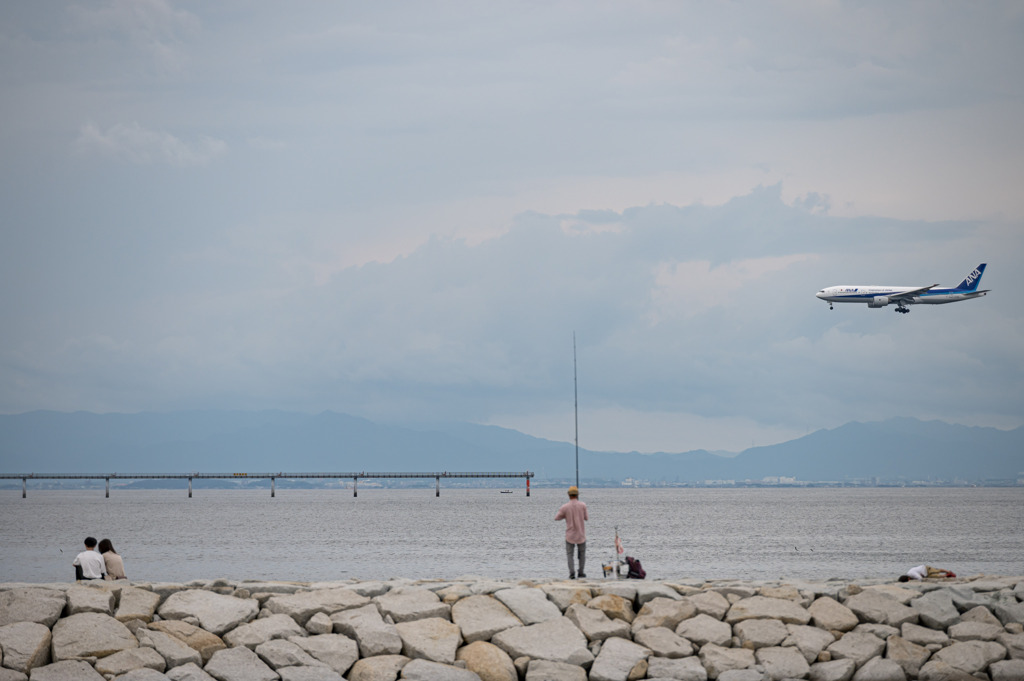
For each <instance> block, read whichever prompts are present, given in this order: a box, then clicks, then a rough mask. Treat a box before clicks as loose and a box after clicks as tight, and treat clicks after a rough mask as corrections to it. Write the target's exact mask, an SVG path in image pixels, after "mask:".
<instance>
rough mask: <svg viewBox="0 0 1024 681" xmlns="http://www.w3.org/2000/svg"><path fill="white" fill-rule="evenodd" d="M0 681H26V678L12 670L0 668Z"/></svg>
mask: <svg viewBox="0 0 1024 681" xmlns="http://www.w3.org/2000/svg"><path fill="white" fill-rule="evenodd" d="M0 681H28V676H27V675H25V674H22V673H21V672H18V671H15V670H13V669H6V668H4V667H0Z"/></svg>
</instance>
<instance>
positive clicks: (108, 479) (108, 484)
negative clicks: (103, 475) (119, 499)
mask: <svg viewBox="0 0 1024 681" xmlns="http://www.w3.org/2000/svg"><path fill="white" fill-rule="evenodd" d="M106 498H107V499H109V498H110V478H107V496H106Z"/></svg>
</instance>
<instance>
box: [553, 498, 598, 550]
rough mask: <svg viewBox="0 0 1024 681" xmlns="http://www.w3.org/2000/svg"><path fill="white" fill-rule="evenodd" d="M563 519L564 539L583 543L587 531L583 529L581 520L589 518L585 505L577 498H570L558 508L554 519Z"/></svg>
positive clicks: (573, 542) (572, 542)
mask: <svg viewBox="0 0 1024 681" xmlns="http://www.w3.org/2000/svg"><path fill="white" fill-rule="evenodd" d="M563 518H564V519H565V541H567V542H569V543H570V544H583V543H585V542H586V541H587V533H586V531H585V530H584V529H583V521H584V520H590V517H589V516H588V515H587V505H586V504H584V503H583V502H582V501H580V500H579V499H570V500H569V501H568V502H567V503H565V504H563V505H562V508H560V509H558V513H556V514H555V520H562V519H563Z"/></svg>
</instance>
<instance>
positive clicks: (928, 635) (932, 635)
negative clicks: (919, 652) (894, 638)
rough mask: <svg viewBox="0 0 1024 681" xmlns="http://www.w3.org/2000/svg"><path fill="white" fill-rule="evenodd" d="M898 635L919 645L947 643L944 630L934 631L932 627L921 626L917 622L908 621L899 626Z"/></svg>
mask: <svg viewBox="0 0 1024 681" xmlns="http://www.w3.org/2000/svg"><path fill="white" fill-rule="evenodd" d="M900 636H902V637H903V638H905V639H906V640H908V641H910V642H911V643H916V644H917V645H920V646H929V645H939V646H944V645H946V644H947V643H949V636H947V635H946V632H944V631H935V630H934V629H929V628H928V627H922V626H921V625H919V624H911V623H910V622H907V623H906V624H904V625H903V626H902V627H900Z"/></svg>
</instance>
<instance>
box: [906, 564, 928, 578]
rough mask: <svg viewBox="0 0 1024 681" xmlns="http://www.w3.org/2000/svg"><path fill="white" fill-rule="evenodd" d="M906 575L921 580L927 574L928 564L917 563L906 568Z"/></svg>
mask: <svg viewBox="0 0 1024 681" xmlns="http://www.w3.org/2000/svg"><path fill="white" fill-rule="evenodd" d="M907 576H908V577H910V578H911V579H916V580H922V579H924V578H925V577H927V576H928V566H927V565H918V566H917V567H912V568H910V569H909V570H907Z"/></svg>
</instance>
